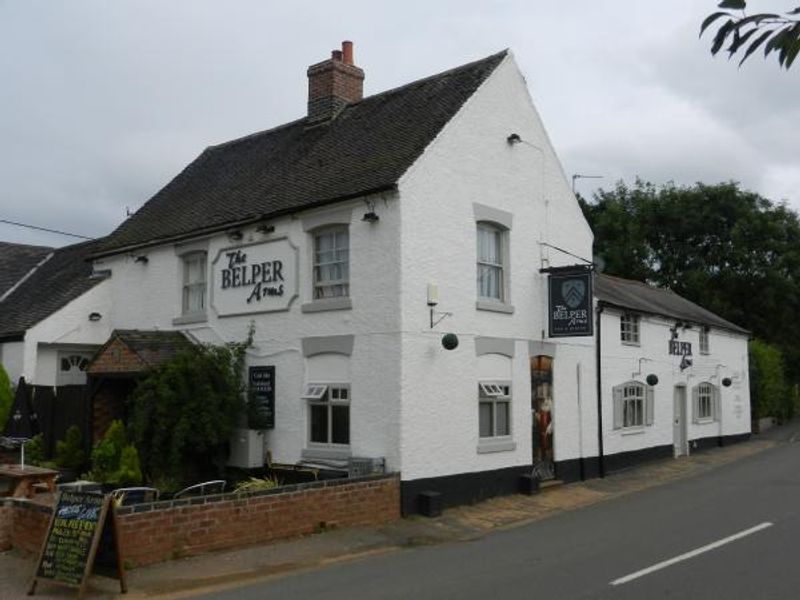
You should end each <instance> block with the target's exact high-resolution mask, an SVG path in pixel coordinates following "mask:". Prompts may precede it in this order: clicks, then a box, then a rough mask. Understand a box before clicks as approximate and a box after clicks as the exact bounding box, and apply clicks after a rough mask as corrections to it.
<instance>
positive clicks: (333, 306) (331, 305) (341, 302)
mask: <svg viewBox="0 0 800 600" xmlns="http://www.w3.org/2000/svg"><path fill="white" fill-rule="evenodd" d="M351 308H353V300H352V299H351V298H350V297H349V296H344V297H341V298H328V299H325V300H314V301H313V302H306V303H305V304H303V305H301V306H300V312H304V313H314V312H324V311H327V310H350V309H351Z"/></svg>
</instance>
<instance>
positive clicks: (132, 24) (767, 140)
mask: <svg viewBox="0 0 800 600" xmlns="http://www.w3.org/2000/svg"><path fill="white" fill-rule="evenodd" d="M716 4H717V1H716V0H669V2H652V1H642V0H596V1H592V2H590V1H588V0H582V1H575V2H554V1H552V0H551V1H545V0H496V1H484V2H477V1H470V0H455V1H450V0H444V1H433V0H428V1H425V2H423V1H416V0H406V1H405V2H380V1H377V0H370V1H349V0H337V1H336V2H333V1H327V2H324V1H314V2H312V1H305V0H292V1H290V2H278V1H271V0H225V1H223V0H191V1H190V0H183V1H180V0H171V1H167V0H152V1H147V0H115V1H114V2H109V1H107V0H70V1H67V0H63V1H62V0H48V1H45V0H41V1H39V0H0V182H2V187H0V219H9V220H14V221H22V222H26V223H32V224H35V225H41V226H44V227H51V228H55V229H62V230H67V231H71V232H75V233H80V234H84V235H87V236H102V235H105V234H107V233H109V232H110V231H112V230H113V229H114V228H115V227H116V226H117V225H118V224H119V223H120V222H121V221H122V220H123V219H124V218H125V214H126V207H127V208H129V209H131V210H135V209H137V208H138V207H140V206H141V205H142V204H143V203H144V202H145V201H146V200H147V199H148V198H149V197H150V196H151V195H152V194H154V193H155V192H156V191H157V190H158V189H159V188H161V187H162V186H163V185H165V184H166V183H167V182H168V181H169V180H170V179H171V178H172V177H173V176H175V175H176V174H177V173H178V172H179V171H180V170H181V169H182V168H183V167H184V166H185V165H186V164H187V163H189V162H190V161H191V160H192V159H193V158H194V157H195V156H197V155H198V154H199V153H200V152H201V151H202V150H203V148H205V147H206V146H208V145H212V144H216V143H220V142H223V141H226V140H229V139H233V138H236V137H239V136H242V135H246V134H248V133H252V132H255V131H259V130H263V129H267V128H270V127H272V126H275V125H278V124H281V123H284V122H286V121H289V120H293V119H295V118H298V117H300V116H302V115H303V113H304V111H305V101H306V67H308V65H310V64H313V63H315V62H318V61H320V60H324V59H326V58H327V57H329V56H330V51H331V50H332V49H334V48H337V47H338V46H339V43H340V42H341V40H344V39H350V40H353V42H354V44H355V59H356V63H357V64H358V65H359V66H361V67H362V68H363V69H364V70H365V71H366V80H365V94H367V95H368V94H372V93H376V92H380V91H383V90H386V89H389V88H392V87H396V86H398V85H402V84H404V83H407V82H409V81H412V80H414V79H418V78H420V77H425V76H427V75H431V74H433V73H437V72H439V71H442V70H445V69H448V68H451V67H454V66H456V65H459V64H462V63H465V62H469V61H472V60H475V59H478V58H482V57H484V56H486V55H488V54H491V53H494V52H496V51H498V50H500V49H502V48H506V47H508V48H511V50H512V51H513V52H514V54H515V56H516V59H517V61H518V63H519V65H520V67H521V68H522V70H523V72H524V74H525V76H526V78H527V81H528V86H529V88H530V91H531V94H532V96H533V100H534V102H535V104H536V106H537V108H538V110H539V112H540V114H541V116H542V119H543V120H544V123H545V126H546V127H547V130H548V132H549V134H550V138H551V140H552V142H553V145H554V146H555V149H556V152H557V153H558V155H559V157H560V158H561V161H562V163H563V165H564V170H565V172H566V173H567V174H568V175H571V174H573V173H582V174H591V175H602V176H603V177H604V179H602V180H588V179H587V180H581V181H579V186H578V189H579V191H581V192H582V193H583V194H584V195H590V194H591V193H592V191H593V190H594V189H596V188H597V187H598V186H603V187H609V186H611V185H613V184H614V182H615V181H616V180H618V179H624V180H626V181H629V182H632V181H633V180H634V178H635V177H637V176H638V177H641V178H643V179H646V180H649V181H652V182H654V183H664V182H667V181H674V182H676V183H681V184H683V183H685V184H691V183H694V182H696V181H702V182H705V183H716V182H719V181H727V180H736V181H740V182H741V183H742V185H743V186H744V187H745V188H747V189H750V190H753V191H756V192H759V193H761V194H762V195H764V196H766V197H768V198H770V199H771V200H774V201H782V200H785V201H786V202H787V203H788V204H789V205H790V206H791V207H792V208H794V209H798V208H800V162H798V152H797V146H798V139H799V136H798V133H800V131H799V130H798V124H799V123H800V102H799V101H800V64H799V65H798V66H796V67H795V68H794V70H790V71H788V72H787V71H782V70H780V69H779V67H778V65H777V63H776V62H775V60H774V59H770V60H768V61H764V60H763V59H762V58H761V57H760V55H755V56H753V57H752V58H751V59H750V60H749V61H748V62H747V63H745V65H744V66H743V67H742V68H741V69H737V67H736V62H728V61H727V60H726V59H725V58H724V57H722V56H719V57H717V58H712V57H711V56H710V54H709V44H710V39H709V38H707V37H706V38H703V39H700V40H699V39H698V36H697V34H698V30H699V24H700V22H701V21H702V20H703V18H704V17H705V16H706V15H707V14H709V13H710V12H712V11H713V10H715V8H716ZM749 4H750V5H751V9H750V10H751V12H757V11H762V10H770V11H774V10H788V9H790V8H793V7H794V6H797V5H799V4H800V0H790V1H787V0H753V1H751V2H750V3H749ZM0 240H5V241H13V242H21V243H30V244H46V245H55V246H60V245H64V244H67V243H72V242H74V241H76V240H73V239H70V238H66V237H62V236H57V235H50V234H40V233H36V232H32V231H29V230H25V229H20V228H17V227H12V226H9V225H3V224H0Z"/></svg>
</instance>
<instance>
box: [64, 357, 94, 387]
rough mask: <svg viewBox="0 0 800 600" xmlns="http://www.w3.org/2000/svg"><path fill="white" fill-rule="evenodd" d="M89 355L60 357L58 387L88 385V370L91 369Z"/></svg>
mask: <svg viewBox="0 0 800 600" xmlns="http://www.w3.org/2000/svg"><path fill="white" fill-rule="evenodd" d="M90 359H91V355H89V354H67V353H64V354H61V353H59V357H58V373H56V385H83V384H85V383H86V369H87V368H88V367H89V360H90Z"/></svg>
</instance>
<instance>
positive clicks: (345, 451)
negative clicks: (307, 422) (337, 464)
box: [301, 446, 352, 460]
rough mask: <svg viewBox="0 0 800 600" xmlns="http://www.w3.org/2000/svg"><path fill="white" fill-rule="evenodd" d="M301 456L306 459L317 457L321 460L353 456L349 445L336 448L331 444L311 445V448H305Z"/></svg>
mask: <svg viewBox="0 0 800 600" xmlns="http://www.w3.org/2000/svg"><path fill="white" fill-rule="evenodd" d="M301 456H302V457H303V458H304V459H314V458H316V459H320V460H347V459H348V458H350V457H351V456H352V453H351V452H350V447H349V446H343V447H341V448H334V447H331V446H319V447H314V446H311V447H309V448H303V451H302V452H301Z"/></svg>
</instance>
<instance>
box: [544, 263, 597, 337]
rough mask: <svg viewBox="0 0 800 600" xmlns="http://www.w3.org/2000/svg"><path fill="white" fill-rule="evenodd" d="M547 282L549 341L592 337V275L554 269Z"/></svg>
mask: <svg viewBox="0 0 800 600" xmlns="http://www.w3.org/2000/svg"><path fill="white" fill-rule="evenodd" d="M547 282H548V297H549V305H548V311H549V325H550V337H578V336H591V335H593V333H594V327H593V324H594V320H593V318H592V272H591V271H589V270H588V269H571V270H566V269H565V270H555V269H554V270H552V271H551V272H550V273H549V276H548V280H547Z"/></svg>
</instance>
